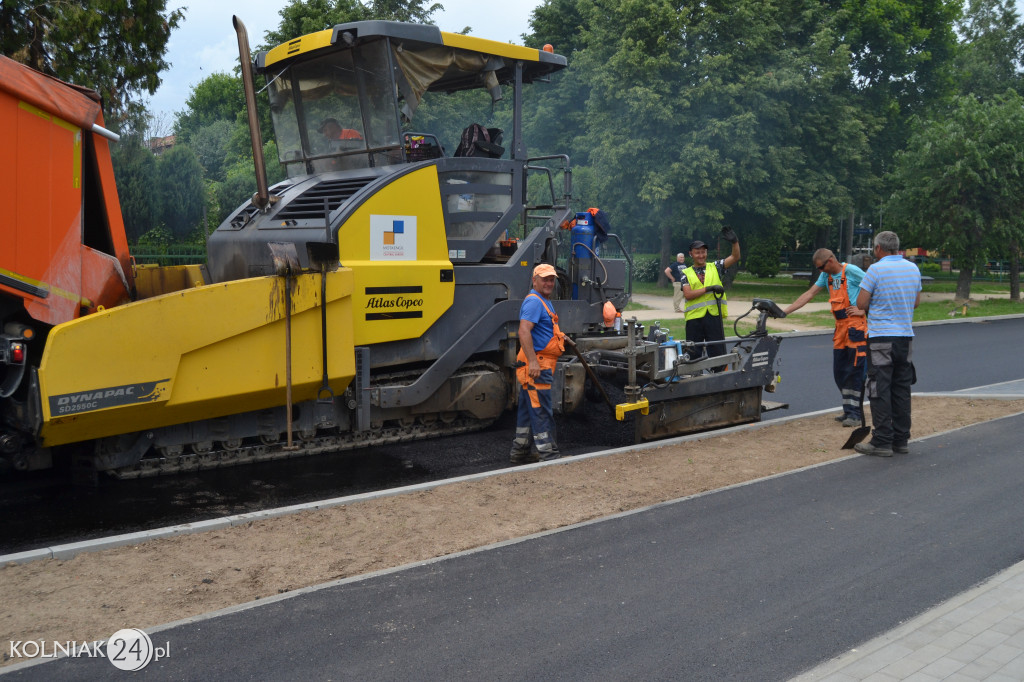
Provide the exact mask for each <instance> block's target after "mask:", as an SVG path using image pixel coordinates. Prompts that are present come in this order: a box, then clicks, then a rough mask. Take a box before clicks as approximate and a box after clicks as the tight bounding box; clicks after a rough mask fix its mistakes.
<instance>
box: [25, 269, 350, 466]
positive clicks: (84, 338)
mask: <svg viewBox="0 0 1024 682" xmlns="http://www.w3.org/2000/svg"><path fill="white" fill-rule="evenodd" d="M285 281H286V280H285V279H284V278H282V277H257V278H253V279H246V280H238V281H233V282H226V283H223V284H215V285H210V286H201V287H196V288H193V289H186V290H182V291H180V292H176V293H171V294H166V295H163V296H157V297H155V298H151V299H148V300H145V301H139V302H136V303H131V304H129V305H125V306H121V307H118V308H114V309H110V310H105V311H102V312H99V313H96V314H94V315H90V316H88V317H84V318H81V319H78V320H74V321H71V322H68V323H66V324H62V325H59V326H57V327H55V328H54V329H53V331H52V332H51V334H50V338H49V343H48V344H47V346H46V351H45V353H44V355H43V358H42V361H41V363H40V366H39V382H40V391H41V396H42V409H43V421H44V423H43V426H42V429H41V431H40V435H41V438H42V440H43V442H44V444H45V445H46V446H53V445H60V444H63V443H70V442H76V441H81V440H87V439H91V438H100V437H104V436H110V435H115V434H119V433H130V432H134V431H140V430H143V429H149V428H157V427H161V426H169V425H172V424H182V423H186V422H189V421H195V420H202V419H210V418H213V417H220V416H224V415H228V414H235V413H240V412H245V411H250V410H259V409H265V408H269V407H273V406H277V405H282V404H284V402H285V384H286V381H285V377H286V364H285V359H286V354H285V328H286V319H285V313H286V306H285V298H286V296H285V294H286V292H285ZM288 281H290V283H291V285H290V286H291V302H292V314H291V339H292V349H293V351H292V368H291V371H292V383H293V388H292V395H293V399H294V400H295V401H296V402H300V401H303V400H312V399H314V398H316V394H317V389H318V388H319V387H320V385H321V378H322V367H321V353H320V349H321V322H320V320H321V314H320V308H319V302H320V301H319V299H320V275H319V274H303V275H298V276H296V277H294V278H291V279H290V280H288ZM352 282H353V277H352V272H351V271H350V270H348V269H345V268H341V269H339V270H337V271H335V272H329V273H328V274H327V344H328V373H329V376H330V385H331V388H332V389H333V391H334V392H335V393H336V394H337V393H340V392H341V391H343V390H344V389H345V388H346V387H347V386H348V384H349V382H350V381H351V380H352V377H353V376H354V375H355V359H354V351H353V339H352V298H351V294H352Z"/></svg>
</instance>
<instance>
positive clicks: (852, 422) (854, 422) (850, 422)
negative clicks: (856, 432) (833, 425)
mask: <svg viewBox="0 0 1024 682" xmlns="http://www.w3.org/2000/svg"><path fill="white" fill-rule="evenodd" d="M843 426H845V427H847V428H849V427H851V426H860V419H857V418H856V417H847V418H846V419H844V420H843Z"/></svg>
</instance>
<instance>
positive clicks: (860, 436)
mask: <svg viewBox="0 0 1024 682" xmlns="http://www.w3.org/2000/svg"><path fill="white" fill-rule="evenodd" d="M867 390H868V378H867V377H864V385H863V386H861V388H860V426H858V427H857V428H855V429H854V430H853V433H851V434H850V437H849V438H847V439H846V442H845V443H843V447H842V449H843V450H852V449H853V446H854V445H856V444H857V443H859V442H861V441H862V440H864V439H865V438H867V437H868V434H869V433H871V427H870V426H868V425H867V421H866V420H865V418H864V392H865V391H867Z"/></svg>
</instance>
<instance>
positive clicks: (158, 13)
mask: <svg viewBox="0 0 1024 682" xmlns="http://www.w3.org/2000/svg"><path fill="white" fill-rule="evenodd" d="M183 16H184V10H182V9H175V10H168V9H167V3H166V1H165V0H151V1H150V2H145V3H138V2H128V1H126V0H81V1H80V2H68V1H66V0H61V1H55V2H36V1H34V0H4V2H3V3H0V53H3V54H5V55H8V56H10V57H12V58H13V59H15V60H17V61H20V62H22V63H25V64H28V65H29V66H31V67H32V68H34V69H37V70H38V71H42V72H43V73H47V74H50V75H52V76H56V77H57V78H60V79H62V80H66V81H68V82H70V83H75V84H77V85H83V86H86V87H89V88H92V89H94V90H96V91H98V92H99V93H100V94H101V95H102V96H103V100H104V103H105V106H106V108H107V109H106V113H107V119H108V122H109V123H111V124H112V125H116V126H119V127H120V128H122V129H126V128H128V127H132V128H135V129H139V130H141V129H142V128H143V127H144V126H143V124H142V117H143V115H144V111H145V109H144V105H143V103H142V101H141V100H142V98H143V97H145V96H146V95H147V94H148V95H151V94H153V93H154V92H156V89H157V87H158V86H159V85H160V75H159V74H160V72H161V71H163V70H165V69H167V68H168V66H170V65H169V64H168V63H167V62H166V61H165V60H164V54H165V52H166V51H167V41H168V39H169V38H170V35H171V31H172V30H173V29H175V28H177V26H178V24H179V23H180V22H181V20H182V18H183Z"/></svg>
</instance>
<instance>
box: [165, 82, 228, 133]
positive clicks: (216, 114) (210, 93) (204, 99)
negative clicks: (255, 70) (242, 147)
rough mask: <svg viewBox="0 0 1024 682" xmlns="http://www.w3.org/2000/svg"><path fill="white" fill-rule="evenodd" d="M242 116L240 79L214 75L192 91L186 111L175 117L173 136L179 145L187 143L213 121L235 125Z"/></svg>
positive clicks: (186, 104)
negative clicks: (175, 136)
mask: <svg viewBox="0 0 1024 682" xmlns="http://www.w3.org/2000/svg"><path fill="white" fill-rule="evenodd" d="M244 112H245V93H244V92H243V90H242V78H241V77H240V76H231V75H228V74H226V73H213V74H210V75H209V76H207V77H206V78H204V79H203V80H201V81H199V83H197V84H196V85H194V86H193V87H192V92H191V93H190V94H189V96H188V99H187V100H185V108H184V109H183V110H182V111H179V112H178V113H177V114H175V122H174V134H175V135H177V137H178V142H185V143H188V142H190V141H191V139H192V135H193V134H195V133H196V131H198V130H200V129H201V128H204V127H206V126H208V125H211V124H212V123H214V122H216V121H227V122H228V123H235V122H236V121H237V120H238V119H239V115H240V114H244ZM243 120H244V118H243Z"/></svg>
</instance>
